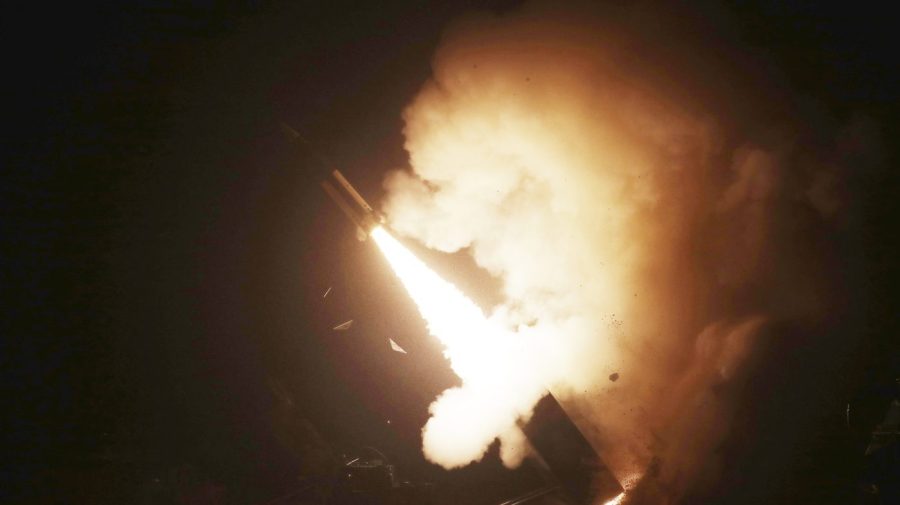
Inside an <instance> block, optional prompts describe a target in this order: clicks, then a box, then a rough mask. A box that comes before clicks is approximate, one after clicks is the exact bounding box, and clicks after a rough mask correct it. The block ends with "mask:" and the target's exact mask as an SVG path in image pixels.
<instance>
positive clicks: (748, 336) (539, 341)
mask: <svg viewBox="0 0 900 505" xmlns="http://www.w3.org/2000/svg"><path fill="white" fill-rule="evenodd" d="M648 18H651V19H652V22H648V21H647V19H648ZM673 33H674V32H673V31H672V30H670V29H667V27H666V23H665V20H664V19H660V18H659V17H658V16H657V17H656V18H653V16H651V15H650V13H649V12H645V11H641V10H640V9H636V10H619V11H611V10H608V11H606V12H601V11H598V10H596V9H585V8H565V9H561V8H558V7H551V6H549V5H545V4H530V5H527V6H525V7H524V8H523V9H521V10H519V11H517V12H514V13H511V14H506V15H503V16H495V15H491V14H475V15H472V16H469V17H467V18H465V19H462V20H459V21H458V22H457V23H455V24H454V25H452V26H451V27H450V28H449V29H448V30H447V32H446V33H445V35H444V38H443V40H442V43H441V45H440V47H439V49H438V50H437V53H436V54H435V56H434V59H433V76H432V77H431V79H430V80H429V81H428V82H427V83H425V85H424V86H423V88H422V89H421V91H420V92H419V94H418V95H417V96H416V97H415V99H414V100H413V102H412V103H411V104H410V105H409V106H408V108H407V109H406V110H405V112H404V119H405V130H404V133H405V136H406V149H407V151H408V152H409V163H410V167H409V168H408V169H403V170H398V171H395V172H393V173H392V174H390V175H389V177H388V178H387V180H386V183H385V184H386V188H387V190H388V198H387V201H386V203H385V206H384V208H385V211H386V214H387V216H388V219H389V223H390V226H391V228H392V229H393V230H395V231H396V232H398V233H400V234H403V235H405V236H408V237H411V238H413V239H416V240H418V241H421V242H422V243H424V244H425V245H426V246H428V247H430V248H434V249H437V250H440V251H445V252H456V251H460V250H464V251H466V252H467V253H469V254H471V255H472V257H473V258H474V260H475V261H476V262H477V264H478V265H479V266H480V267H482V268H483V269H485V270H486V271H487V272H489V273H490V275H492V276H495V277H497V278H498V279H500V280H501V283H502V290H503V292H502V298H503V300H504V302H503V303H502V304H500V305H499V306H497V307H491V308H486V309H489V311H488V312H489V316H490V319H491V321H493V322H496V323H497V324H501V325H502V326H503V327H504V328H506V329H507V330H508V331H509V332H511V333H512V334H514V335H516V336H517V337H518V338H520V339H522V340H521V341H522V342H527V346H524V347H525V348H526V350H523V346H518V347H517V348H516V349H514V350H508V351H507V350H502V349H501V350H496V349H494V350H492V351H496V354H495V356H494V357H495V358H496V360H497V362H498V363H500V362H502V363H503V365H502V367H503V370H504V373H506V374H510V375H511V377H510V378H509V380H508V381H507V382H508V383H509V384H511V385H512V386H511V387H512V388H513V389H512V390H510V391H507V394H509V395H511V396H515V395H517V394H518V395H519V397H521V398H525V399H526V400H525V403H526V404H525V405H524V406H523V405H522V404H521V403H522V402H510V401H491V399H490V398H484V395H483V394H480V393H479V391H477V390H475V388H474V387H471V386H468V385H467V384H466V378H465V377H463V386H462V387H461V388H455V389H452V390H449V391H447V392H445V393H444V394H443V395H442V396H440V397H439V398H438V399H437V400H436V401H435V403H434V404H433V405H432V407H431V414H432V418H431V419H430V420H429V422H428V424H427V425H426V427H425V428H424V433H423V435H424V436H423V438H424V452H425V454H426V456H427V457H428V458H429V459H430V460H431V461H434V462H436V463H439V464H441V465H443V466H446V467H448V468H453V467H458V466H462V465H465V464H468V463H470V462H472V461H476V460H479V459H480V458H481V457H482V456H483V455H484V454H485V451H486V450H487V448H488V446H489V445H490V444H491V443H492V442H493V441H494V440H495V439H496V438H498V437H499V438H500V440H501V445H502V448H501V454H502V455H503V458H504V461H505V462H506V463H507V464H509V465H515V464H516V463H517V462H518V461H519V460H520V459H521V455H522V454H523V451H524V449H523V448H522V443H523V442H522V437H521V433H520V432H519V431H518V429H517V428H516V421H517V420H522V419H527V417H528V415H529V412H528V410H529V409H530V408H531V406H533V403H534V402H535V401H536V400H537V399H539V397H540V394H541V392H542V391H544V388H545V387H549V388H550V389H551V390H552V391H553V392H554V393H555V394H556V395H557V396H558V397H559V398H560V400H561V402H562V404H563V405H564V406H565V407H566V409H567V410H568V411H569V412H570V413H571V414H572V415H573V416H574V418H575V420H576V422H577V423H578V424H579V426H580V427H581V429H582V430H583V431H584V432H585V433H586V434H587V435H588V437H589V439H590V440H591V442H592V443H593V444H594V445H595V447H596V448H597V449H598V450H599V451H600V452H601V454H602V457H603V459H604V460H605V462H606V464H607V465H608V466H609V467H610V469H611V470H612V471H613V472H614V473H615V474H616V475H617V477H618V478H619V479H620V480H622V481H624V482H625V483H629V482H630V481H631V480H633V479H634V478H636V477H638V476H642V475H648V476H650V477H653V479H654V480H655V484H654V486H655V491H652V492H654V493H657V494H665V495H666V496H668V498H669V499H672V500H675V499H677V498H678V497H680V496H683V495H684V494H685V493H687V492H689V491H691V490H692V489H693V488H695V487H697V486H701V485H702V484H703V483H704V482H705V481H706V480H710V479H715V475H716V468H717V460H716V458H717V455H716V448H717V447H719V446H720V445H721V444H722V443H723V441H724V440H726V439H727V437H728V434H729V427H730V419H731V417H732V416H733V412H734V405H735V401H736V400H735V398H736V397H737V395H738V392H739V391H740V390H741V388H742V384H744V383H745V381H747V380H748V377H752V376H753V373H754V370H756V368H755V365H754V363H755V362H756V359H757V357H758V355H759V354H760V349H761V348H763V347H764V346H765V345H768V344H766V342H768V341H769V340H771V335H772V334H773V332H777V331H778V330H777V329H776V328H780V327H783V325H784V324H788V325H797V326H802V327H813V326H816V325H817V324H821V323H823V322H824V321H826V320H827V317H828V314H830V313H833V309H834V306H835V304H836V301H835V296H834V295H833V294H834V293H836V292H837V291H838V286H839V285H840V283H841V280H840V279H839V278H838V277H839V276H836V275H835V274H834V273H833V272H835V270H836V268H837V267H838V266H839V265H840V259H839V258H837V259H836V258H834V257H833V256H834V254H831V253H829V252H828V251H829V250H831V249H830V248H829V247H827V246H828V245H829V244H830V243H829V242H828V241H829V240H837V239H835V238H834V237H841V234H842V233H843V230H844V229H845V228H846V226H847V224H846V223H847V220H848V219H849V218H848V217H847V216H848V211H847V209H848V208H849V205H850V202H851V199H850V197H851V195H850V193H849V190H847V189H846V188H847V186H846V184H844V181H845V179H846V172H847V170H846V168H845V161H846V159H848V156H850V154H848V151H847V149H848V148H847V146H848V145H852V144H853V143H852V142H849V143H848V142H846V141H842V140H841V139H847V138H851V137H853V135H854V134H853V132H854V131H855V130H854V128H855V127H849V128H847V129H844V130H843V131H844V133H839V134H835V135H832V136H828V135H826V136H825V141H824V142H820V141H819V140H821V138H818V137H817V139H818V140H817V142H818V143H817V144H816V145H817V146H818V147H817V148H816V149H810V148H808V145H809V144H808V142H807V140H808V135H807V134H806V133H805V132H804V131H803V130H802V128H798V127H797V124H802V123H795V122H792V121H793V119H792V116H791V115H790V114H782V115H781V116H779V117H778V118H777V120H775V121H773V120H771V118H768V119H766V120H763V119H760V118H757V117H753V114H752V113H748V114H743V116H741V114H740V113H741V111H744V112H746V111H747V110H752V108H753V107H754V106H755V105H756V104H766V103H767V102H766V101H765V100H766V99H768V97H763V99H760V94H761V93H762V92H760V91H758V90H757V91H754V93H752V95H753V96H746V95H742V94H741V93H743V91H741V90H742V89H744V90H746V86H745V87H744V88H741V85H740V83H734V82H731V83H729V82H728V81H729V77H728V75H726V74H717V73H716V72H717V69H716V68H715V64H713V63H709V61H707V60H704V59H703V57H702V54H699V55H698V54H696V53H694V52H693V51H695V50H696V49H697V47H696V45H694V46H692V45H691V44H689V43H684V44H682V45H678V43H677V41H675V42H673V40H675V38H676V35H677V34H676V35H673ZM723 71H724V70H723ZM732 80H733V79H732ZM732 84H733V86H732ZM762 94H764V93H762ZM781 99H782V98H781V97H777V96H776V98H775V99H774V100H781ZM735 104H738V105H735ZM747 104H749V105H747ZM768 106H769V108H770V109H771V108H776V109H777V108H778V107H781V106H780V105H777V104H776V105H774V106H773V105H771V103H769V104H768ZM762 108H763V109H765V105H763V106H762ZM736 116H741V117H739V118H738V117H736ZM748 132H754V133H752V134H751V133H748ZM829 135H830V134H829ZM842 146H843V147H842ZM849 149H851V150H852V148H849ZM511 357H512V358H511ZM510 360H512V361H510ZM510 363H512V364H510ZM498 366H501V365H498ZM612 374H618V375H617V376H615V377H618V380H615V381H613V380H611V375H612ZM494 393H496V392H492V394H494ZM473 410H474V411H477V412H478V413H479V414H478V416H474V415H473V414H472V412H473ZM467 424H474V425H477V426H467ZM468 430H470V431H471V433H476V434H477V435H472V436H467V433H468ZM460 437H461V438H460ZM461 440H466V441H467V442H468V443H461V442H460V441H461ZM645 492H647V493H651V491H645Z"/></svg>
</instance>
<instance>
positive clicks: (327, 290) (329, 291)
mask: <svg viewBox="0 0 900 505" xmlns="http://www.w3.org/2000/svg"><path fill="white" fill-rule="evenodd" d="M329 293H331V286H328V289H326V290H325V294H324V295H322V299H323V300H324V299H325V298H327V297H328V294H329Z"/></svg>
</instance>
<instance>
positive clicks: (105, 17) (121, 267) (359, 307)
mask: <svg viewBox="0 0 900 505" xmlns="http://www.w3.org/2000/svg"><path fill="white" fill-rule="evenodd" d="M510 4H514V2H479V1H475V0H471V1H467V2H454V3H453V4H452V5H442V4H431V5H426V4H425V3H419V2H404V3H391V4H377V3H374V2H373V3H371V5H364V6H360V5H356V3H353V2H346V3H338V2H330V3H328V4H327V5H326V4H325V3H324V2H322V3H313V2H300V3H282V2H228V3H226V4H218V3H214V2H190V3H179V6H178V7H172V6H171V5H170V4H169V3H167V2H131V3H130V5H131V6H129V7H125V6H121V7H114V8H113V7H100V6H90V5H85V4H79V5H77V6H75V5H72V6H68V7H66V8H63V9H56V8H50V7H49V6H45V7H38V6H35V7H29V8H27V9H26V8H24V7H20V8H15V7H5V8H4V15H3V20H2V21H0V24H2V30H0V34H2V35H0V37H2V38H3V50H4V57H3V60H2V68H3V70H4V71H3V75H4V77H3V81H4V82H3V89H4V95H3V96H4V98H6V100H5V105H4V117H5V119H6V121H5V127H4V129H3V130H4V133H3V136H2V139H3V143H4V149H3V151H4V152H5V154H4V158H5V161H4V162H3V164H2V167H0V170H2V175H0V227H2V228H0V229H2V235H3V240H2V242H0V247H2V253H0V261H2V284H0V286H2V292H3V295H4V296H3V299H4V317H3V318H2V323H0V339H2V347H0V349H2V350H0V360H2V369H3V373H4V376H5V377H6V378H5V379H4V380H3V406H2V411H3V413H4V414H5V416H3V422H4V427H3V428H2V430H0V431H2V438H0V440H2V444H3V447H4V451H5V455H6V457H5V458H4V459H5V461H4V467H5V468H3V469H2V474H0V479H2V480H0V488H3V489H7V490H12V491H13V493H14V494H16V495H17V496H18V497H19V499H20V500H22V501H28V500H29V499H32V498H35V497H39V496H43V497H47V496H52V495H53V493H54V492H55V491H53V487H54V486H60V488H65V486H67V485H69V484H68V483H70V482H71V481H73V480H76V479H83V480H85V481H87V482H90V479H92V478H94V477H92V475H93V474H92V473H91V472H92V471H93V472H95V473H97V472H101V470H89V468H96V467H97V466H98V463H96V461H97V460H99V459H102V458H100V456H98V455H101V454H112V455H113V456H112V457H113V458H118V459H117V460H116V461H120V462H125V463H120V464H117V465H116V466H117V468H118V470H117V472H118V473H115V472H114V475H113V477H111V478H112V481H115V482H118V483H119V484H116V485H110V487H115V486H119V487H121V489H123V490H127V489H128V488H129V486H130V487H132V488H134V487H137V486H139V483H140V482H143V480H146V479H147V478H149V477H148V476H152V475H158V474H161V473H164V472H166V471H168V470H169V469H171V468H174V467H177V466H178V465H181V464H184V463H190V464H192V465H194V466H196V467H197V468H200V469H201V471H202V472H204V473H206V474H208V475H210V476H211V478H215V479H217V480H219V481H223V482H229V483H233V484H231V485H232V486H233V487H234V488H239V489H241V491H240V493H244V496H247V497H251V498H253V499H258V497H260V496H265V493H266V490H267V489H269V488H268V487H267V486H270V485H271V483H270V481H271V477H270V475H271V474H277V472H278V471H280V470H279V468H282V467H283V466H284V465H288V464H289V463H285V458H287V456H285V455H284V454H283V453H284V450H283V449H280V448H279V446H278V442H277V441H276V439H275V436H274V435H273V433H272V427H271V417H272V409H273V405H274V403H275V400H274V398H273V395H272V392H271V391H272V387H271V384H272V382H273V381H275V382H278V383H279V384H281V385H282V386H283V387H284V388H286V389H287V390H289V391H290V392H291V393H292V395H293V396H294V397H295V398H296V399H297V403H298V405H300V407H299V408H300V409H301V411H302V414H303V416H305V417H307V418H308V419H309V420H310V422H311V423H312V424H313V425H314V426H315V427H316V428H317V429H318V430H319V431H320V432H321V433H322V435H323V437H324V438H326V439H327V440H328V441H329V442H330V443H332V444H333V445H334V446H335V447H339V448H340V447H352V446H357V445H363V444H374V445H377V446H379V447H382V448H385V450H387V451H388V452H389V453H390V454H391V455H392V456H393V457H394V458H395V459H397V461H398V462H400V463H401V464H403V465H405V466H406V467H407V468H410V469H411V471H412V472H413V473H415V472H416V471H419V472H422V475H424V476H428V477H429V478H440V477H439V474H438V472H436V471H435V469H434V468H433V467H430V466H427V465H425V464H424V463H423V462H422V460H421V456H420V454H419V439H418V436H419V435H418V434H419V429H420V427H421V426H422V424H423V423H424V420H425V419H426V416H427V413H426V411H425V408H426V407H427V404H428V403H429V402H430V400H431V398H433V395H434V394H435V393H437V392H439V391H440V390H442V389H443V388H444V387H446V386H447V385H448V384H450V383H451V382H452V381H453V378H452V375H451V373H450V372H449V370H447V369H446V367H445V366H443V365H442V364H441V363H442V362H441V358H440V355H439V350H438V349H437V348H436V346H435V345H434V344H433V343H430V342H428V341H427V340H426V339H421V338H420V336H421V333H420V332H422V331H423V328H422V325H421V323H420V322H419V321H418V315H417V314H416V312H415V310H414V308H413V307H412V306H411V304H410V302H409V301H408V300H407V299H406V298H405V295H404V294H403V292H402V289H401V288H400V287H399V285H398V284H397V283H396V281H394V280H393V278H392V276H391V274H390V273H389V272H388V270H387V267H386V265H384V263H383V262H382V261H381V260H380V259H379V257H378V253H377V252H376V251H375V249H374V248H373V247H371V245H369V244H360V243H358V242H357V241H356V240H355V238H354V237H353V233H352V230H351V229H350V227H349V226H347V225H346V224H345V223H344V222H343V220H342V218H341V216H340V215H339V214H338V213H337V212H336V210H335V209H334V208H333V207H332V206H331V204H330V202H328V201H326V199H325V198H324V196H323V195H322V194H321V191H320V189H319V187H318V181H319V180H320V179H321V178H322V177H323V176H324V175H325V173H326V171H325V170H324V169H323V168H321V166H319V165H318V164H317V163H316V162H315V161H314V160H313V158H312V157H311V156H310V155H309V154H308V153H306V152H303V150H302V149H300V148H299V147H297V146H293V145H290V144H288V143H287V142H286V141H285V139H284V137H282V136H281V134H280V132H279V129H278V124H279V122H280V121H285V122H287V123H289V124H291V125H292V126H294V127H295V128H297V129H298V130H300V131H302V132H304V134H305V135H307V136H308V137H309V138H310V139H311V140H312V141H313V142H314V143H315V144H317V145H319V146H321V150H322V151H323V152H325V153H326V154H327V156H329V157H330V159H331V160H332V161H333V162H334V163H335V164H337V165H339V166H341V167H343V169H344V171H345V173H346V174H348V176H349V177H350V178H351V180H353V181H354V182H355V183H356V184H357V186H358V187H359V188H360V189H361V190H362V192H363V193H364V194H366V195H369V196H370V197H371V198H370V200H374V201H378V198H379V197H380V196H381V191H382V190H381V187H380V181H381V177H382V175H383V174H384V172H385V171H386V170H388V169H391V168H395V167H399V166H402V165H403V164H404V162H405V156H404V152H403V150H402V136H401V129H402V122H401V119H400V111H401V110H402V108H403V106H404V105H405V104H406V103H407V102H408V101H409V99H410V98H411V97H412V96H413V95H414V94H415V92H416V90H417V89H418V87H419V86H420V85H421V83H422V82H423V81H424V80H425V79H426V78H427V77H428V73H429V58H430V56H431V54H432V51H433V50H434V48H435V46H436V44H437V42H438V38H439V36H440V31H441V29H442V27H444V26H445V25H446V23H447V22H448V21H450V20H451V19H453V18H454V17H456V16H458V15H459V14H461V13H463V12H465V11H466V10H467V9H468V8H471V7H480V8H485V7H487V8H491V9H494V10H503V9H505V8H509V5H510ZM853 9H854V10H853V11H844V10H842V9H839V8H836V7H835V8H824V7H821V6H818V5H815V3H813V2H809V3H803V2H799V3H790V5H781V3H780V2H761V3H754V5H749V4H745V3H744V2H738V3H737V4H736V5H734V6H730V7H728V8H721V7H717V8H708V9H705V10H703V9H701V10H699V11H697V12H699V13H700V14H698V15H708V16H713V17H715V16H722V17H723V20H724V19H725V18H728V19H729V20H730V21H729V22H730V23H732V26H733V27H734V30H733V31H732V32H731V33H729V34H728V36H727V37H725V38H726V39H727V40H725V42H727V43H728V44H732V45H735V46H737V47H740V48H743V49H744V50H746V51H748V52H752V53H753V54H755V55H756V56H757V57H761V58H764V59H765V61H767V62H768V63H769V64H771V65H772V66H773V68H776V69H778V72H779V73H780V74H781V75H782V76H783V79H784V82H785V83H787V84H788V85H790V86H791V87H792V88H793V89H794V90H796V91H798V93H799V94H801V95H805V96H809V97H811V98H812V99H814V100H816V101H818V102H820V103H822V104H824V106H825V107H827V108H828V109H829V110H830V112H831V113H833V114H834V115H835V116H837V117H849V115H850V114H851V113H853V112H854V111H862V112H865V113H867V114H868V115H869V116H871V117H873V118H874V119H875V121H876V122H878V123H879V124H880V125H881V127H882V131H883V134H882V136H883V138H884V139H893V138H895V137H896V123H895V122H894V120H895V118H896V112H897V111H896V108H897V103H896V96H895V89H896V88H897V84H898V82H897V75H896V70H895V67H896V57H895V55H894V54H893V52H892V50H891V44H890V42H891V39H892V37H890V36H889V35H891V32H890V31H889V30H888V27H887V23H888V21H887V20H888V18H889V17H890V16H888V15H887V14H886V13H879V12H877V11H878V8H876V7H874V6H873V7H867V8H863V7H859V6H858V4H854V5H853ZM887 147H888V148H889V149H888V151H887V155H888V162H887V166H888V167H890V166H891V164H892V160H893V158H892V157H891V148H893V145H888V146H887ZM896 183H897V176H896V170H893V169H890V170H885V171H884V172H883V173H879V174H873V175H871V177H870V178H869V179H868V180H867V182H866V184H867V185H866V189H865V191H866V194H867V198H866V202H865V204H864V206H863V210H864V213H865V215H864V220H863V229H862V237H863V247H864V251H865V269H864V271H865V272H866V274H865V275H866V279H865V280H864V281H863V282H864V284H865V285H866V286H867V289H868V294H869V300H868V301H867V305H866V307H867V308H866V315H867V321H868V323H867V324H868V327H867V328H866V329H865V330H864V331H865V333H866V334H867V335H868V340H867V342H868V343H867V347H866V350H865V352H864V358H863V360H864V362H865V363H867V365H868V366H867V367H866V371H865V373H863V374H862V375H861V377H860V378H859V382H860V384H861V386H860V387H864V385H866V384H874V383H876V382H877V381H878V380H882V379H884V378H885V377H888V376H890V374H891V373H896V372H897V366H898V361H897V358H896V351H897V344H896V335H897V330H898V325H897V320H896V316H895V312H896V310H895V309H894V307H895V302H896V300H897V299H898V297H897V288H896V287H895V286H896V285H897V281H898V279H897V272H896V269H895V268H894V267H893V258H895V257H897V254H898V250H897V244H896V231H895V228H896V227H895V226H893V225H894V219H895V216H896V214H895V204H894V203H893V200H895V199H896V188H897V184H896ZM433 261H436V262H437V266H438V268H440V267H441V265H440V260H439V259H437V258H434V259H433ZM460 281H461V282H465V281H464V280H463V279H460ZM329 286H333V287H334V290H333V293H332V295H329V298H328V299H326V300H325V301H323V300H322V299H321V295H322V293H324V291H325V289H326V288H327V287H329ZM351 318H354V319H356V320H357V324H356V326H355V327H354V329H353V330H352V331H350V332H346V333H342V334H335V333H332V332H331V331H330V327H331V326H332V325H334V324H337V323H339V322H342V321H344V320H346V319H351ZM389 336H390V337H393V338H394V339H395V340H397V341H398V342H400V343H401V345H403V346H404V347H406V349H407V350H408V351H410V353H411V355H416V356H417V357H416V359H410V358H409V357H401V356H399V355H397V354H395V353H392V352H391V351H390V349H389V348H388V347H387V341H386V338H387V337H389ZM388 419H391V420H392V423H391V424H390V425H388V424H387V423H386V421H387V420H388ZM288 459H289V458H288ZM123 468H124V469H123ZM103 475H105V476H106V477H104V478H105V479H107V480H106V481H105V482H107V483H108V482H110V480H109V478H108V477H109V476H108V474H103ZM436 475H438V477H435V476H436ZM460 478H461V479H468V478H475V477H472V476H471V475H468V474H467V475H465V476H464V477H460ZM846 478H847V479H852V478H853V477H852V476H846ZM4 481H5V482H7V483H9V485H6V484H5V483H4ZM87 487H88V488H89V487H90V486H89V485H88V486H87ZM96 492H99V491H96ZM115 492H121V493H125V494H124V495H116V496H128V494H127V491H115ZM87 493H88V495H87V496H90V497H91V498H92V499H91V501H94V502H97V501H101V502H102V501H103V499H105V498H97V496H99V495H91V494H90V493H95V491H87ZM254 493H257V494H254ZM101 494H102V493H101ZM113 494H114V493H113ZM110 500H111V501H115V500H114V499H110Z"/></svg>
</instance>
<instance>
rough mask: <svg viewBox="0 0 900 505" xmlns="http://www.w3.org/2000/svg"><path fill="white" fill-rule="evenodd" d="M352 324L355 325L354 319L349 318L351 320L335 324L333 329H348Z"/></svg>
mask: <svg viewBox="0 0 900 505" xmlns="http://www.w3.org/2000/svg"><path fill="white" fill-rule="evenodd" d="M351 326H353V320H352V319H351V320H349V321H346V322H343V323H341V324H339V325H337V326H335V327H334V328H332V330H334V331H347V330H349V329H350V327H351Z"/></svg>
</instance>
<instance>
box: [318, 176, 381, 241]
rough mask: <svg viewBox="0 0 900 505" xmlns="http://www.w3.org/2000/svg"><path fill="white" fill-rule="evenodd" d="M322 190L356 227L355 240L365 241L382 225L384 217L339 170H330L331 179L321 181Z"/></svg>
mask: <svg viewBox="0 0 900 505" xmlns="http://www.w3.org/2000/svg"><path fill="white" fill-rule="evenodd" d="M322 189H324V190H325V193H326V194H327V195H328V196H329V197H331V199H332V200H334V203H336V204H337V206H338V208H340V209H341V211H342V212H343V213H344V215H346V216H347V218H348V219H350V221H351V222H352V223H353V224H354V225H356V238H358V239H359V240H360V241H363V240H365V239H366V238H367V237H368V236H369V234H370V233H372V230H374V229H375V228H376V227H377V226H380V225H381V224H382V223H384V217H382V216H381V214H379V213H378V212H376V211H375V209H373V208H372V206H371V205H369V203H368V202H367V201H366V199H365V198H363V197H362V195H360V194H359V191H356V188H354V187H353V185H352V184H350V181H348V180H347V178H346V177H344V174H342V173H341V171H340V170H337V169H335V170H332V172H331V178H329V179H328V180H325V181H322Z"/></svg>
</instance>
